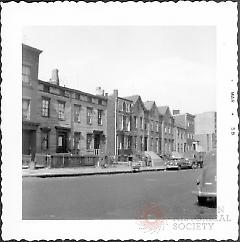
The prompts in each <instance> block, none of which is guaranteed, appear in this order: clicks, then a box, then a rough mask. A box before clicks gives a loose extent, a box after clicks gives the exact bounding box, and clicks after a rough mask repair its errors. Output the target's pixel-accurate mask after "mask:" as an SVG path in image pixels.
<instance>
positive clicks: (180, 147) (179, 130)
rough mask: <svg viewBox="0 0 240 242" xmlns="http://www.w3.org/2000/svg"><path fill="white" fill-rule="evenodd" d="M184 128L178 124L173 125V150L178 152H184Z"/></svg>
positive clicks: (185, 142)
mask: <svg viewBox="0 0 240 242" xmlns="http://www.w3.org/2000/svg"><path fill="white" fill-rule="evenodd" d="M186 144H187V140H186V129H185V128H184V127H181V126H180V125H176V124H175V126H174V148H173V150H174V151H175V152H177V153H179V154H184V153H185V152H186Z"/></svg>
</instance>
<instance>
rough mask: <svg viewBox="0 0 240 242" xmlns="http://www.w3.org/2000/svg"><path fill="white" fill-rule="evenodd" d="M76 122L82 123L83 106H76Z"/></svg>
mask: <svg viewBox="0 0 240 242" xmlns="http://www.w3.org/2000/svg"><path fill="white" fill-rule="evenodd" d="M74 122H75V123H80V122H81V106H80V105H74Z"/></svg>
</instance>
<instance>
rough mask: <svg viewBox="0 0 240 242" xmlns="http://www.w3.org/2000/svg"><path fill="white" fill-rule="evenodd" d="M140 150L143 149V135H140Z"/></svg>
mask: <svg viewBox="0 0 240 242" xmlns="http://www.w3.org/2000/svg"><path fill="white" fill-rule="evenodd" d="M140 150H141V151H142V150H143V137H142V136H140Z"/></svg>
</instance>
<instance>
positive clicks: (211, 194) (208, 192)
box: [193, 151, 217, 205]
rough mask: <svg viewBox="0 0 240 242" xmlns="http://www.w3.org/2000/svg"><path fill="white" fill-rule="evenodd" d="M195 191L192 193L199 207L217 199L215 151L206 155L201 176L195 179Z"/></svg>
mask: <svg viewBox="0 0 240 242" xmlns="http://www.w3.org/2000/svg"><path fill="white" fill-rule="evenodd" d="M196 183H197V190H196V191H193V193H194V194H195V195H197V198H198V203H199V205H201V204H204V203H205V202H206V201H207V200H209V199H211V200H214V201H216V198H217V176H216V151H212V152H209V153H208V154H207V155H206V160H205V166H204V168H203V171H202V174H201V176H200V177H199V179H197V181H196Z"/></svg>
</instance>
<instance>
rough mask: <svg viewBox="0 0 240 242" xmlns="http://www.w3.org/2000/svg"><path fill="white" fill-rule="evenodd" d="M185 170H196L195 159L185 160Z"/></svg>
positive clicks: (196, 163)
mask: <svg viewBox="0 0 240 242" xmlns="http://www.w3.org/2000/svg"><path fill="white" fill-rule="evenodd" d="M185 160H186V163H187V164H186V166H187V168H192V169H196V168H197V167H198V162H197V160H196V159H195V158H185Z"/></svg>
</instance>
